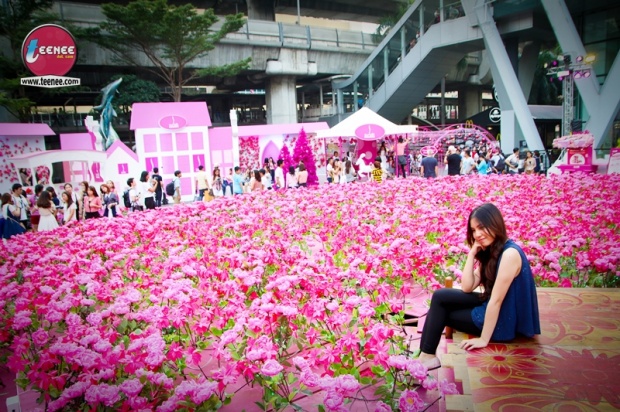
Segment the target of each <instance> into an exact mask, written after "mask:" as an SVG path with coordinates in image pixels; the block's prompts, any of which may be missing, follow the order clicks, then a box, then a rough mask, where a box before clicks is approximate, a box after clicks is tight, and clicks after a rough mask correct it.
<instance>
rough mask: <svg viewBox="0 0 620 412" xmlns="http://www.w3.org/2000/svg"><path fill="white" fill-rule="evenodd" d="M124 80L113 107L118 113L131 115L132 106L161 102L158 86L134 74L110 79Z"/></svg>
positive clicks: (119, 75)
mask: <svg viewBox="0 0 620 412" xmlns="http://www.w3.org/2000/svg"><path fill="white" fill-rule="evenodd" d="M121 77H122V78H123V82H122V83H121V84H120V86H118V94H117V95H116V96H115V97H114V100H113V101H112V105H113V106H114V110H116V111H117V113H129V112H130V110H131V105H132V104H134V103H147V102H158V101H160V99H159V97H160V92H159V88H158V87H157V85H156V84H155V83H154V82H152V81H150V80H144V79H141V78H139V77H138V76H135V75H133V74H123V75H121V74H118V75H116V76H113V77H112V78H111V79H110V82H113V81H114V80H116V79H119V78H121Z"/></svg>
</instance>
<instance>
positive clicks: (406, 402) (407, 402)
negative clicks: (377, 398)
mask: <svg viewBox="0 0 620 412" xmlns="http://www.w3.org/2000/svg"><path fill="white" fill-rule="evenodd" d="M398 407H399V408H400V411H401V412H418V411H421V410H423V409H424V401H423V400H422V399H421V398H420V395H419V394H418V393H417V392H416V391H412V390H411V389H405V390H404V391H403V392H402V393H401V395H400V398H399V399H398Z"/></svg>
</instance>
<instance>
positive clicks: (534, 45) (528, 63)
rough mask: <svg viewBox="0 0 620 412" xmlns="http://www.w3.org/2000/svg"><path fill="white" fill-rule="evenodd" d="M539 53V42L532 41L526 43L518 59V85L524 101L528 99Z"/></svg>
mask: <svg viewBox="0 0 620 412" xmlns="http://www.w3.org/2000/svg"><path fill="white" fill-rule="evenodd" d="M539 53H540V42H539V41H532V42H529V43H526V44H525V46H524V47H523V52H522V53H521V58H520V59H519V71H518V74H519V84H520V85H521V90H522V91H523V96H525V100H526V101H527V100H529V99H530V94H531V92H532V84H534V74H535V73H536V66H537V64H538V54H539Z"/></svg>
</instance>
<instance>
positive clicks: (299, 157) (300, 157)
mask: <svg viewBox="0 0 620 412" xmlns="http://www.w3.org/2000/svg"><path fill="white" fill-rule="evenodd" d="M293 161H294V162H295V163H299V162H303V164H304V166H306V170H307V171H308V186H311V185H316V184H318V183H319V179H318V178H317V176H316V163H315V162H314V154H313V153H312V149H311V148H310V145H309V144H308V138H307V137H306V132H305V131H304V129H303V128H302V129H301V131H300V132H299V137H298V138H297V142H296V143H295V150H294V151H293Z"/></svg>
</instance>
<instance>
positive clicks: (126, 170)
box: [118, 163, 129, 175]
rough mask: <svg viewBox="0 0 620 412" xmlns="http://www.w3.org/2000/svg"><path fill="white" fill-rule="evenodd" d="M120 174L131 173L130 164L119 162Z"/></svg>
mask: <svg viewBox="0 0 620 412" xmlns="http://www.w3.org/2000/svg"><path fill="white" fill-rule="evenodd" d="M118 174H119V175H127V174H129V165H128V164H127V163H119V164H118Z"/></svg>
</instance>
